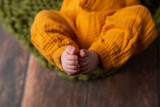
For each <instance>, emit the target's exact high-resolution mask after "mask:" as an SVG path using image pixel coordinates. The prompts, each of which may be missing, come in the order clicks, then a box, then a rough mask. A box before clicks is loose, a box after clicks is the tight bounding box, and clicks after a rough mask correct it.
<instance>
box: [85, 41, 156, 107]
mask: <svg viewBox="0 0 160 107" xmlns="http://www.w3.org/2000/svg"><path fill="white" fill-rule="evenodd" d="M157 46H158V41H157V40H156V41H155V42H154V43H153V44H151V46H149V47H148V48H147V50H145V51H144V52H143V53H140V54H138V55H135V56H134V57H132V58H131V59H130V60H129V61H127V63H125V64H124V66H122V67H121V69H120V70H119V73H117V74H115V75H112V76H110V77H108V78H105V79H99V80H94V81H91V82H90V83H89V89H88V90H89V91H88V92H89V93H88V102H87V107H158V47H157Z"/></svg>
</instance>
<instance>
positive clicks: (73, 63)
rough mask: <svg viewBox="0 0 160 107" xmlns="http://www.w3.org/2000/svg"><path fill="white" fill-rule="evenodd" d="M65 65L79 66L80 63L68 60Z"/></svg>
mask: <svg viewBox="0 0 160 107" xmlns="http://www.w3.org/2000/svg"><path fill="white" fill-rule="evenodd" d="M65 63H66V64H67V65H70V66H77V65H78V61H72V60H66V61H65Z"/></svg>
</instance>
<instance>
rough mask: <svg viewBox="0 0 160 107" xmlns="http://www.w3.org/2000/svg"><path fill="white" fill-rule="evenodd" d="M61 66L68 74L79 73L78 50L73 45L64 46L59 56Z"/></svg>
mask: <svg viewBox="0 0 160 107" xmlns="http://www.w3.org/2000/svg"><path fill="white" fill-rule="evenodd" d="M61 63H62V67H63V69H64V70H65V72H66V73H67V74H68V75H76V74H78V73H79V71H80V69H79V67H80V65H79V64H78V52H77V50H76V48H75V47H74V46H68V47H66V49H65V51H64V52H63V53H62V56H61Z"/></svg>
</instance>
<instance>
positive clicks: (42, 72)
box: [22, 56, 88, 107]
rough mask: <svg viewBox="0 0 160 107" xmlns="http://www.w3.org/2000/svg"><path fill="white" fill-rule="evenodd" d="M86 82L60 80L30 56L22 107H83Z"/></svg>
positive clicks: (85, 99) (85, 96) (85, 98)
mask: <svg viewBox="0 0 160 107" xmlns="http://www.w3.org/2000/svg"><path fill="white" fill-rule="evenodd" d="M87 88H88V83H87V82H81V81H71V80H67V79H63V78H60V77H59V76H57V74H56V72H55V71H52V70H49V69H46V68H44V67H42V66H40V65H39V63H38V62H37V60H36V59H35V57H33V56H31V57H30V61H29V67H28V72H27V77H26V85H25V91H24V97H23V102H22V107H85V104H86V101H87Z"/></svg>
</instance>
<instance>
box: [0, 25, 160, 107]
mask: <svg viewBox="0 0 160 107" xmlns="http://www.w3.org/2000/svg"><path fill="white" fill-rule="evenodd" d="M159 55H160V39H159V38H158V39H157V40H156V41H154V42H153V43H152V44H151V45H150V46H149V47H148V48H147V49H146V50H145V51H143V52H142V53H140V54H137V55H135V56H133V57H132V58H131V59H130V60H128V61H127V62H126V63H125V64H124V65H123V66H122V67H121V68H120V70H119V71H118V73H116V74H114V75H111V76H109V77H106V78H102V79H96V80H93V81H88V82H82V81H71V80H67V79H63V78H60V77H59V76H58V75H57V74H56V72H55V71H52V70H49V69H46V68H44V67H42V66H41V65H40V64H39V63H38V62H37V60H36V58H35V57H34V56H32V55H31V54H30V53H29V52H28V50H27V49H26V48H25V47H24V46H23V45H22V44H20V43H19V42H18V41H17V40H16V39H15V38H14V36H13V35H12V34H10V33H8V32H6V31H4V30H3V28H2V26H0V107H158V106H160V105H159V102H160V100H159V95H160V94H159V76H160V75H159V71H160V56H159Z"/></svg>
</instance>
